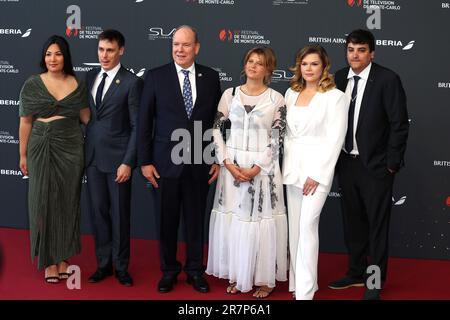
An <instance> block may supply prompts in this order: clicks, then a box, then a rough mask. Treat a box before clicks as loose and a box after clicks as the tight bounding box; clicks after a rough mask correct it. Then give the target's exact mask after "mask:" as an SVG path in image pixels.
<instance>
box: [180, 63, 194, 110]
mask: <svg viewBox="0 0 450 320" xmlns="http://www.w3.org/2000/svg"><path fill="white" fill-rule="evenodd" d="M181 71H182V72H183V74H184V82H183V100H184V106H185V108H186V113H187V116H188V118H191V115H192V110H193V109H194V104H193V103H192V90H191V82H190V81H189V70H181Z"/></svg>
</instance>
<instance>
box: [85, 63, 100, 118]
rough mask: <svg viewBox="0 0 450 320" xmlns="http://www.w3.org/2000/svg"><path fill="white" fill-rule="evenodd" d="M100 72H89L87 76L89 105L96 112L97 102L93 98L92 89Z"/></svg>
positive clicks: (95, 70) (94, 70)
mask: <svg viewBox="0 0 450 320" xmlns="http://www.w3.org/2000/svg"><path fill="white" fill-rule="evenodd" d="M99 72H100V69H98V68H97V69H93V70H92V72H89V73H88V74H87V78H86V82H87V83H86V85H87V90H88V96H89V104H90V105H91V106H92V109H93V110H94V109H95V111H96V108H95V100H94V97H93V96H92V87H93V86H94V83H95V79H96V78H97V75H98V73H99Z"/></svg>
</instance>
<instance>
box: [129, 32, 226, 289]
mask: <svg viewBox="0 0 450 320" xmlns="http://www.w3.org/2000/svg"><path fill="white" fill-rule="evenodd" d="M199 50H200V43H199V41H198V38H197V32H196V30H195V29H194V28H192V27H190V26H181V27H179V28H177V30H176V31H175V33H174V34H173V39H172V58H173V62H170V63H169V64H166V65H163V66H161V67H158V68H155V69H152V70H150V71H149V72H148V74H147V77H146V79H145V84H144V89H143V93H142V100H141V105H140V109H139V117H138V134H137V137H138V140H137V144H138V165H140V166H141V170H142V174H143V175H144V177H145V178H146V179H148V180H149V181H150V182H151V184H152V185H153V187H154V188H158V190H159V192H160V194H159V195H160V197H159V198H160V201H161V202H160V210H161V212H160V213H159V214H160V217H159V218H160V219H159V220H160V258H161V266H160V267H161V271H162V273H163V277H162V278H161V280H160V281H159V283H158V291H159V292H162V293H163V292H169V291H171V290H172V289H173V286H174V284H175V283H176V281H177V276H178V274H179V273H180V272H181V269H182V266H181V263H180V262H178V261H177V259H176V253H177V240H178V238H177V232H178V226H179V222H180V209H182V210H181V211H182V213H183V221H184V225H185V227H186V228H185V235H186V253H187V254H186V255H187V259H186V263H185V265H184V271H185V272H186V273H187V281H188V283H190V284H192V285H193V287H194V289H195V290H197V291H200V292H208V291H209V286H208V283H207V282H206V280H205V279H204V277H203V272H204V270H205V267H204V264H203V240H204V237H203V235H204V231H203V226H204V216H205V206H206V198H207V194H208V189H209V184H211V183H212V182H213V181H214V180H215V179H216V178H217V175H218V172H219V167H218V165H216V164H213V165H207V164H206V163H205V161H204V160H203V150H204V148H205V147H207V146H208V145H209V144H210V142H211V141H210V140H208V141H202V140H203V139H202V137H203V134H204V132H205V131H206V130H208V129H211V128H212V125H213V122H214V117H215V114H216V111H217V105H218V102H219V100H220V95H221V90H220V81H219V75H218V73H217V72H216V71H214V70H213V69H211V68H208V67H205V66H202V65H200V64H197V63H195V57H196V56H197V54H198V52H199ZM194 128H195V130H194ZM198 128H201V130H199V129H198ZM177 129H178V132H180V130H181V131H184V132H187V133H189V136H190V138H189V139H188V141H184V143H185V148H183V150H182V151H181V152H182V154H179V153H178V152H175V153H174V154H173V152H172V150H174V147H175V146H176V145H177V144H178V143H179V142H178V141H172V140H173V139H172V133H174V131H175V130H177ZM153 131H154V132H153ZM194 131H195V133H194ZM175 150H177V148H175ZM194 151H195V152H194ZM178 156H180V157H181V158H182V159H184V160H183V161H182V162H181V163H180V161H179V159H174V157H175V158H176V157H178ZM198 159H200V161H198ZM195 160H197V161H195Z"/></svg>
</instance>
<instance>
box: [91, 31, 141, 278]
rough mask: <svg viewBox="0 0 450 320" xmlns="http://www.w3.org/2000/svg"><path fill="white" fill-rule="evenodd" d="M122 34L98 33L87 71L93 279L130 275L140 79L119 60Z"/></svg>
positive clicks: (116, 32) (117, 32) (123, 44)
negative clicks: (94, 65)
mask: <svg viewBox="0 0 450 320" xmlns="http://www.w3.org/2000/svg"><path fill="white" fill-rule="evenodd" d="M124 46H125V38H124V36H123V35H122V34H121V33H120V32H119V31H116V30H105V31H103V32H102V33H101V34H100V35H99V42H98V58H99V61H100V64H101V68H100V69H93V70H91V71H89V72H88V74H87V78H86V82H87V86H88V90H89V106H90V109H91V120H90V122H89V123H88V125H87V128H86V141H85V153H86V167H87V169H86V175H87V186H88V193H89V198H90V205H91V212H92V222H93V229H94V237H95V254H96V257H97V270H96V271H95V273H94V274H92V275H91V276H90V277H89V282H91V283H95V282H99V281H101V280H103V279H104V278H105V277H107V276H110V275H112V272H113V267H114V269H115V275H116V278H117V279H118V280H119V282H120V283H121V284H123V285H125V286H131V285H132V284H133V280H132V278H131V276H130V274H129V273H128V264H129V259H130V206H131V202H130V200H131V175H132V169H133V167H134V166H135V165H136V117H137V111H138V107H139V100H140V96H141V92H142V85H143V81H142V80H141V79H140V78H138V77H137V76H135V75H134V74H133V73H131V72H129V71H128V70H127V69H125V68H124V67H123V66H122V65H121V64H120V58H121V57H122V55H123V53H124V49H125V47H124Z"/></svg>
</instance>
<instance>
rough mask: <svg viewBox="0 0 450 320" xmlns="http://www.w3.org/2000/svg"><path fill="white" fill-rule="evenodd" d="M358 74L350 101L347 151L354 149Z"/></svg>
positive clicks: (346, 139) (355, 77) (346, 141)
mask: <svg viewBox="0 0 450 320" xmlns="http://www.w3.org/2000/svg"><path fill="white" fill-rule="evenodd" d="M359 79H361V78H360V77H358V76H354V77H353V90H352V100H351V101H350V108H349V109H348V126H347V134H346V135H345V151H347V152H348V153H350V152H351V151H352V150H353V122H354V119H355V105H356V96H357V94H358V80H359Z"/></svg>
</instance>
